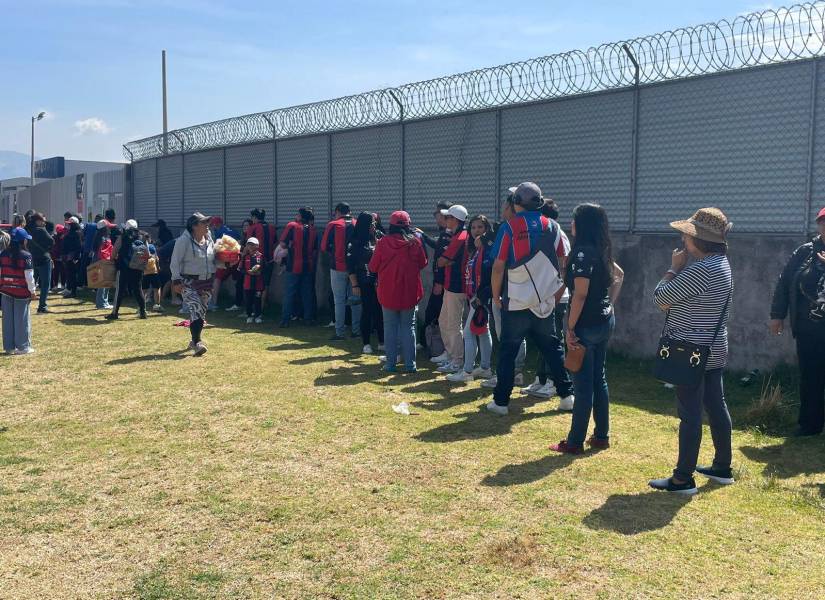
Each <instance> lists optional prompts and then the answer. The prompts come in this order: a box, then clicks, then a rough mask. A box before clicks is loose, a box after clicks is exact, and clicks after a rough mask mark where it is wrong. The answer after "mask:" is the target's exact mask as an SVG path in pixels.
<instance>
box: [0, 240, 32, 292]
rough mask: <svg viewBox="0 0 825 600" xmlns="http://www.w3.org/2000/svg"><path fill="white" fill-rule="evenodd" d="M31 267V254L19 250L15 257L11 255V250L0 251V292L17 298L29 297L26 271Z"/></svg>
mask: <svg viewBox="0 0 825 600" xmlns="http://www.w3.org/2000/svg"><path fill="white" fill-rule="evenodd" d="M32 269H34V265H33V263H32V255H31V254H29V253H28V252H26V251H25V250H21V251H20V254H19V256H18V257H17V258H14V257H13V256H12V255H11V250H4V251H3V252H0V294H5V295H6V296H11V297H12V298H18V299H25V298H31V295H32V294H31V292H30V291H29V284H28V283H27V282H26V271H30V270H32Z"/></svg>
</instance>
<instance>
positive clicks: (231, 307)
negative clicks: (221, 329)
mask: <svg viewBox="0 0 825 600" xmlns="http://www.w3.org/2000/svg"><path fill="white" fill-rule="evenodd" d="M238 310H241V307H240V306H238V305H237V304H233V305H232V306H230V307H229V308H227V309H226V312H235V311H238Z"/></svg>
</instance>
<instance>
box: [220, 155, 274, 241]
mask: <svg viewBox="0 0 825 600" xmlns="http://www.w3.org/2000/svg"><path fill="white" fill-rule="evenodd" d="M274 172H275V169H274V166H273V157H272V144H256V145H251V146H237V147H234V148H227V149H226V221H227V223H229V224H231V225H234V226H236V227H239V226H240V225H241V223H242V222H243V220H244V219H247V218H249V211H251V210H252V209H253V208H263V209H264V210H266V213H267V218H268V219H269V220H273V219H274V215H275V198H274V194H273V190H274V188H273V179H272V178H273V174H274Z"/></svg>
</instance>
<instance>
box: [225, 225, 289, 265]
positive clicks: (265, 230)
mask: <svg viewBox="0 0 825 600" xmlns="http://www.w3.org/2000/svg"><path fill="white" fill-rule="evenodd" d="M232 237H234V236H232ZM251 237H254V238H257V240H258V244H259V248H260V249H261V254H263V255H264V264H266V263H271V262H272V261H273V260H274V255H275V244H276V243H277V241H278V234H277V233H276V229H275V226H274V225H270V224H269V223H265V222H263V221H259V222H258V223H253V224H252V225H250V226H249V229H248V231H247V234H246V238H247V239H249V238H251ZM235 239H238V238H235Z"/></svg>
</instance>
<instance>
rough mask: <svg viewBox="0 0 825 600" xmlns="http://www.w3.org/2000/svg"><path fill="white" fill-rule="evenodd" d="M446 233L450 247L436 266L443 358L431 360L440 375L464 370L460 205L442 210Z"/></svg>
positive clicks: (463, 252)
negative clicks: (441, 294)
mask: <svg viewBox="0 0 825 600" xmlns="http://www.w3.org/2000/svg"><path fill="white" fill-rule="evenodd" d="M441 214H442V215H444V223H445V225H446V226H447V231H449V232H451V233H452V238H451V239H450V244H449V245H448V246H447V248H446V249H445V250H444V252H443V253H442V254H441V256H440V257H439V259H438V261H437V264H438V266H439V267H442V268H443V269H444V298H443V300H442V301H441V313H440V314H439V316H438V327H439V329H440V330H441V339H442V341H443V342H444V349H445V351H444V354H442V355H441V356H437V357H436V358H434V359H433V360H434V361H435V362H437V363H439V364H440V366H439V367H438V371H439V372H441V373H455V372H456V371H459V370H460V369H462V368H463V367H464V335H463V333H462V332H463V329H464V306H465V305H466V304H467V298H466V296H465V295H464V266H465V262H466V247H467V231H466V230H465V229H464V223H465V222H466V221H467V209H466V208H464V207H463V206H461V205H460V204H453V205H452V206H451V207H450V208H448V209H445V210H442V211H441Z"/></svg>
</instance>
